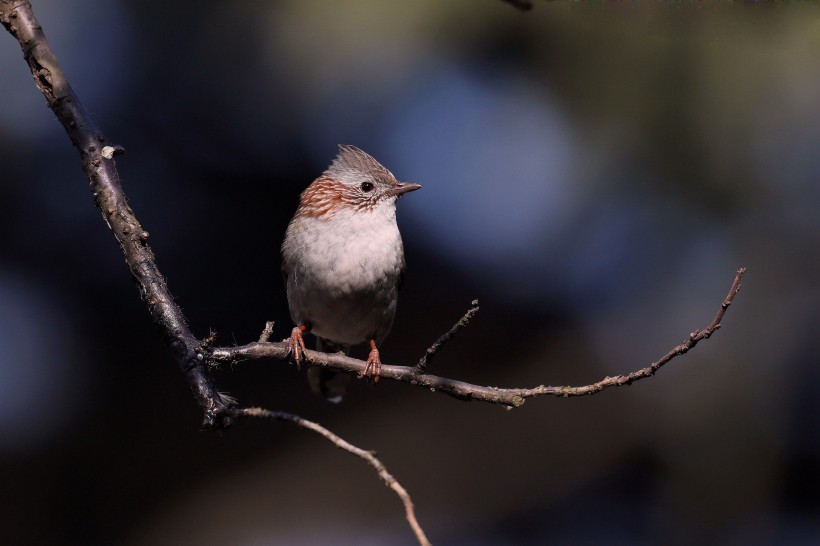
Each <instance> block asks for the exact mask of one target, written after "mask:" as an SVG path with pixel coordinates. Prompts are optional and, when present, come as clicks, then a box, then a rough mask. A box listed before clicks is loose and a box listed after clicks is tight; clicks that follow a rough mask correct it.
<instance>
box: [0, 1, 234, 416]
mask: <svg viewBox="0 0 820 546" xmlns="http://www.w3.org/2000/svg"><path fill="white" fill-rule="evenodd" d="M0 23H2V24H3V26H4V27H5V28H6V30H8V31H9V32H10V33H11V34H12V36H14V37H15V38H16V39H17V41H18V42H19V43H20V47H21V48H22V49H23V56H24V57H25V60H26V62H27V63H28V65H29V67H30V68H31V73H32V76H34V83H36V84H37V87H38V88H39V89H40V91H41V92H42V93H43V95H44V96H45V98H46V101H47V102H48V106H49V108H51V109H52V110H53V111H54V113H55V114H56V115H57V119H59V120H60V123H62V124H63V127H64V128H65V130H66V132H67V133H68V136H69V138H70V139H71V142H72V143H73V144H74V147H75V148H76V149H77V151H78V152H79V153H80V160H81V161H82V166H83V170H84V171H85V173H86V175H88V181H89V186H90V189H91V193H92V195H93V196H94V202H95V203H96V205H97V207H98V208H99V209H100V211H102V215H103V219H104V220H105V222H106V224H108V227H109V228H110V229H111V231H112V232H113V233H114V237H116V239H117V241H118V242H119V244H120V249H121V250H122V253H123V256H124V257H125V262H126V263H127V264H128V267H129V269H130V270H131V274H132V275H133V276H134V279H135V280H136V282H137V286H138V287H139V291H140V295H141V296H142V299H143V301H145V303H146V304H147V305H148V310H149V312H150V313H151V317H152V318H153V319H154V322H155V323H156V325H157V326H158V327H159V329H160V332H161V333H162V338H163V340H164V341H165V343H166V344H167V345H168V346H169V347H170V348H171V351H172V352H173V354H174V357H175V358H176V360H177V362H178V364H179V367H180V369H181V370H182V373H183V374H184V376H185V380H186V381H187V383H188V386H189V387H190V388H191V391H192V392H193V394H194V397H195V398H196V401H197V403H198V404H199V406H200V407H201V408H202V409H203V411H204V413H205V417H204V423H205V425H206V426H226V425H227V424H228V422H227V420H226V419H227V418H226V417H225V414H224V412H223V411H222V410H224V409H225V408H226V407H227V406H229V405H230V403H229V401H227V400H225V399H223V398H222V397H221V396H220V394H219V393H218V392H217V390H216V387H215V386H214V384H213V382H212V381H211V378H210V376H209V375H208V370H207V367H206V366H205V361H204V358H203V348H202V345H201V344H200V342H199V341H198V340H197V339H196V337H195V336H194V335H193V334H192V333H191V330H190V329H189V328H188V325H187V323H186V321H185V317H184V316H183V314H182V311H181V310H180V308H179V306H177V304H176V303H175V302H174V299H173V297H172V296H171V294H170V292H169V291H168V287H167V286H166V285H165V279H164V278H163V276H162V274H161V273H160V272H159V269H158V268H157V265H156V262H155V260H154V253H153V252H152V251H151V248H150V247H149V246H148V243H147V240H148V232H147V231H145V230H144V229H143V228H142V226H141V225H140V223H139V221H138V220H137V217H136V216H135V215H134V212H133V211H132V210H131V207H129V206H128V200H127V199H126V197H125V193H124V192H123V189H122V185H121V184H120V176H119V173H118V171H117V166H116V164H115V162H114V156H115V155H118V154H120V153H122V152H123V151H124V148H122V146H118V145H115V144H111V143H110V142H109V141H108V139H107V138H105V136H104V135H103V134H102V131H100V129H99V128H98V127H97V125H96V124H95V123H94V120H93V119H92V118H91V116H90V115H89V114H88V111H87V110H86V109H85V107H84V106H83V105H82V103H80V99H79V98H78V97H77V95H76V94H75V93H74V90H73V89H72V88H71V85H69V83H68V79H67V78H66V76H65V74H64V73H63V70H62V68H60V65H59V63H58V62H57V58H56V57H55V55H54V53H53V52H52V50H51V46H50V45H49V43H48V41H47V40H46V38H45V35H44V34H43V30H42V28H41V27H40V23H39V22H38V21H37V19H36V18H35V16H34V13H33V11H32V9H31V4H30V3H29V2H28V1H22V0H0ZM217 415H221V416H222V422H216V417H217Z"/></svg>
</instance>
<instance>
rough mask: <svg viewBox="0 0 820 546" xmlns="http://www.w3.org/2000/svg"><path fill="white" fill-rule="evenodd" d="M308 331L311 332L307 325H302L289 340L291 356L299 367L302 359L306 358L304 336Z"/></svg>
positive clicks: (292, 333)
mask: <svg viewBox="0 0 820 546" xmlns="http://www.w3.org/2000/svg"><path fill="white" fill-rule="evenodd" d="M308 331H310V329H309V328H308V327H307V326H306V325H304V324H300V325H299V326H297V327H296V328H294V329H293V330H292V331H291V333H290V337H289V338H288V345H289V346H290V354H291V356H292V357H293V361H294V362H295V363H296V366H297V367H298V366H299V364H301V363H302V359H303V358H304V357H305V350H306V349H305V340H304V338H303V337H302V334H304V333H305V332H308Z"/></svg>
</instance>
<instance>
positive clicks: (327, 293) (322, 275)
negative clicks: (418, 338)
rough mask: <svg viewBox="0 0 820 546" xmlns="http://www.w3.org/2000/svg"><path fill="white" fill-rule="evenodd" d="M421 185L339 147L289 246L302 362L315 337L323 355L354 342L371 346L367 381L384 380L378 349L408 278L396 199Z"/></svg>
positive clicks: (309, 194) (286, 257)
mask: <svg viewBox="0 0 820 546" xmlns="http://www.w3.org/2000/svg"><path fill="white" fill-rule="evenodd" d="M419 188H421V185H420V184H416V183H412V182H399V181H398V180H396V177H395V176H393V174H392V173H391V172H390V171H388V170H387V169H386V168H385V167H383V166H382V165H381V164H380V163H379V162H378V161H376V160H375V159H373V158H372V157H371V156H370V155H368V154H367V153H365V152H363V151H362V150H360V149H359V148H357V147H355V146H351V145H339V154H338V155H337V156H336V158H335V159H334V160H333V162H332V163H331V164H330V166H329V167H328V168H327V170H325V172H323V173H322V174H321V175H320V176H319V178H317V179H316V180H314V181H313V183H312V184H311V185H310V186H308V187H307V189H306V190H305V191H304V192H302V195H301V198H300V202H299V208H298V209H297V210H296V213H295V214H294V216H293V219H292V220H291V221H290V224H289V225H288V229H287V232H286V234H285V240H284V242H283V243H282V272H283V274H284V276H285V283H286V286H287V296H288V306H289V308H290V316H291V318H292V319H293V322H294V324H296V327H295V328H293V331H292V332H291V335H290V338H289V340H288V342H289V344H290V351H291V356H292V357H293V360H294V361H295V362H296V363H297V364H298V363H300V362H301V361H302V359H303V358H304V351H305V341H304V339H303V334H305V333H307V332H311V333H313V334H314V335H316V336H317V343H318V347H319V348H320V350H325V349H332V350H343V351H344V352H345V353H349V350H350V346H351V345H356V344H359V343H364V342H369V343H370V354H369V355H368V357H367V366H366V367H365V370H364V372H363V373H362V374H361V375H360V376H359V377H363V376H367V377H370V378H372V381H373V382H374V383H376V382H378V380H379V373H380V370H381V360H380V358H379V350H378V346H379V345H380V344H381V342H382V340H384V338H385V336H387V334H388V332H389V331H390V328H391V326H392V325H393V319H394V317H395V315H396V300H397V296H398V290H399V285H400V284H401V280H402V276H403V274H404V248H403V246H402V241H401V234H400V233H399V227H398V225H397V224H396V201H397V200H398V198H399V197H401V196H402V195H404V194H405V193H407V192H411V191H415V190H417V189H419ZM312 370H314V368H311V370H309V373H310V372H311V371H312ZM317 370H318V372H322V371H326V370H324V368H322V369H317ZM320 382H323V380H322V379H319V378H317V377H316V376H314V377H313V378H312V379H311V383H312V386H313V387H314V389H316V388H317V387H318V389H319V390H320V391H324V386H323V385H320V384H318V383H320ZM324 382H326V378H325V381H324ZM322 393H323V394H325V395H326V397H327V398H329V399H331V397H329V396H327V393H326V392H322ZM336 398H338V400H340V399H341V398H340V397H336ZM338 400H334V401H338Z"/></svg>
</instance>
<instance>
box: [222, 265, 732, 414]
mask: <svg viewBox="0 0 820 546" xmlns="http://www.w3.org/2000/svg"><path fill="white" fill-rule="evenodd" d="M745 273H746V268H740V269H739V270H738V271H737V274H736V275H735V279H734V282H733V283H732V287H731V288H730V289H729V293H728V294H727V295H726V298H725V299H724V300H723V302H722V303H721V305H720V309H719V310H718V312H717V315H715V318H714V320H712V322H711V324H709V326H707V327H706V328H703V329H702V330H695V331H694V332H692V333H691V334H689V337H688V338H687V339H686V340H684V341H682V342H681V343H679V344H678V345H676V346H675V347H674V348H672V349H671V350H670V351H669V352H668V353H666V354H665V355H663V356H662V357H661V358H660V359H658V360H656V361H655V362H653V363H652V364H650V365H649V366H647V367H646V368H642V369H640V370H636V371H634V372H631V373H629V374H625V375H618V376H615V377H605V378H603V379H601V380H600V381H597V382H595V383H592V384H589V385H583V386H580V387H567V386H562V387H561V386H559V387H549V386H545V385H539V386H537V387H532V388H499V387H482V386H479V385H473V384H470V383H465V382H463V381H457V380H455V379H448V378H446V377H439V376H435V375H429V374H424V373H419V371H418V368H417V367H416V366H390V365H386V364H383V365H382V368H381V377H382V378H387V379H393V380H394V381H401V382H404V383H410V384H411V385H417V386H419V387H423V388H425V389H429V390H432V391H440V392H443V393H445V394H449V395H450V396H453V397H455V398H459V399H462V400H479V401H482V402H489V403H492V404H503V405H505V406H509V407H518V406H521V405H522V404H523V403H524V401H525V400H526V399H527V398H533V397H536V396H544V395H549V396H561V397H569V396H585V395H588V394H595V393H598V392H600V391H602V390H604V389H606V388H609V387H619V386H622V385H631V384H632V383H633V382H635V381H638V380H640V379H645V378H647V377H651V376H653V375H655V372H657V371H658V370H659V369H660V368H661V367H662V366H663V365H665V364H666V363H667V362H669V361H670V360H672V359H673V358H675V357H677V356H680V355H682V354H685V353H687V352H689V350H690V349H692V348H693V347H694V346H695V345H697V344H698V342H699V341H701V340H703V339H708V338H709V337H710V336H711V335H712V334H714V333H715V332H716V331H717V330H718V329H719V328H720V321H721V320H723V315H724V314H725V313H726V310H727V309H728V308H729V306H730V305H731V304H732V301H733V300H734V298H735V295H737V293H738V291H739V290H740V282H741V280H742V278H743V275H744V274H745ZM465 316H466V315H465ZM462 318H463V317H462ZM454 328H455V327H454ZM289 350H290V349H289V346H288V344H287V343H286V342H280V343H250V344H248V345H242V346H240V347H221V348H216V349H214V350H213V351H212V352H211V354H210V355H209V356H208V358H209V360H210V361H211V363H212V365H219V364H227V363H236V362H241V361H243V360H255V359H260V358H276V359H279V360H287V358H288V352H289ZM305 354H306V357H307V359H306V360H307V363H308V364H310V365H311V366H325V367H328V368H333V369H335V370H341V371H345V372H351V373H356V374H359V373H362V372H363V371H364V369H365V366H366V363H365V362H364V361H363V360H357V359H355V358H350V357H348V356H345V355H343V354H338V353H337V354H329V353H320V352H316V351H310V350H308V351H306V353H305Z"/></svg>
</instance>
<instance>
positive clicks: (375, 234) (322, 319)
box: [283, 203, 404, 344]
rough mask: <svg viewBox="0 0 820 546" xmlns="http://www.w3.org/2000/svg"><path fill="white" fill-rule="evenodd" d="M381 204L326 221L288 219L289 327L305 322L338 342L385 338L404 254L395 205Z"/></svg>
mask: <svg viewBox="0 0 820 546" xmlns="http://www.w3.org/2000/svg"><path fill="white" fill-rule="evenodd" d="M385 205H389V206H381V207H378V206H377V207H374V208H373V209H371V210H368V211H350V210H344V211H340V212H339V213H337V214H336V215H334V216H332V217H331V218H314V217H305V216H300V217H296V218H294V220H293V221H292V222H291V225H290V226H288V232H287V235H286V237H285V243H284V245H283V258H284V260H285V262H286V264H287V268H288V281H287V293H288V304H289V306H290V311H291V318H292V319H293V320H294V322H295V323H297V324H303V323H305V322H309V323H310V324H311V325H312V331H313V333H315V334H316V335H318V336H320V337H323V338H326V339H329V340H331V341H335V342H337V343H344V344H356V343H360V342H363V341H366V340H367V339H369V338H371V337H372V338H375V339H377V341H379V340H380V339H381V338H383V337H384V336H385V335H387V332H388V331H389V330H390V326H391V325H392V323H393V317H394V316H395V311H396V295H397V291H398V286H397V285H398V281H399V278H400V276H401V272H402V270H403V268H404V252H403V248H402V242H401V235H400V234H399V229H398V226H397V225H396V211H395V206H393V204H392V203H386V204H385Z"/></svg>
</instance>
